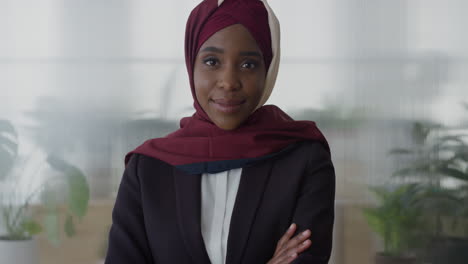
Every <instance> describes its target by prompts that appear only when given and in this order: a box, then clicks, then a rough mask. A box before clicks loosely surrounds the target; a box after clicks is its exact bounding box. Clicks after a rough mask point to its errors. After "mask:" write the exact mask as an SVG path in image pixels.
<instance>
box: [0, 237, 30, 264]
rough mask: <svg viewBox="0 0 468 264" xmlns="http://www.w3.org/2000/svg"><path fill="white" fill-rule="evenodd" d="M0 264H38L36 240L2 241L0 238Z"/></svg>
mask: <svg viewBox="0 0 468 264" xmlns="http://www.w3.org/2000/svg"><path fill="white" fill-rule="evenodd" d="M0 263H2V264H3V263H5V264H8V263H14V264H38V263H39V251H38V248H37V242H36V240H35V239H29V240H2V239H1V238H0Z"/></svg>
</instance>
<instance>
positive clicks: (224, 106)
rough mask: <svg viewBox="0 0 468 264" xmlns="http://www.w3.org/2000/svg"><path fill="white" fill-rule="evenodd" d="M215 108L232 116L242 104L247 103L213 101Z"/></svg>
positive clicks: (243, 101)
mask: <svg viewBox="0 0 468 264" xmlns="http://www.w3.org/2000/svg"><path fill="white" fill-rule="evenodd" d="M212 102H213V105H214V107H215V108H216V109H217V110H218V111H221V112H223V113H226V114H232V113H234V112H236V111H238V110H239V109H240V108H241V107H242V104H244V103H245V100H244V99H224V98H220V99H212Z"/></svg>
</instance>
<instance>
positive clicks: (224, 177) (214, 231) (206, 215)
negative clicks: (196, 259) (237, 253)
mask: <svg viewBox="0 0 468 264" xmlns="http://www.w3.org/2000/svg"><path fill="white" fill-rule="evenodd" d="M241 173H242V168H238V169H232V170H227V171H223V172H219V173H212V174H210V173H204V174H202V178H201V232H202V236H203V241H204V242H205V247H206V251H207V252H208V256H209V257H210V260H211V263H213V264H224V263H225V262H226V249H227V238H228V235H229V225H230V223H231V215H232V210H233V207H234V202H235V200H236V196H237V190H238V188H239V182H240V178H241Z"/></svg>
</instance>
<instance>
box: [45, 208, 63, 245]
mask: <svg viewBox="0 0 468 264" xmlns="http://www.w3.org/2000/svg"><path fill="white" fill-rule="evenodd" d="M58 227H59V217H58V215H57V212H56V211H49V212H47V213H46V215H45V216H44V228H45V231H46V234H47V238H48V239H49V241H50V243H51V244H52V245H53V246H55V247H58V246H59V244H60V230H59V228H58Z"/></svg>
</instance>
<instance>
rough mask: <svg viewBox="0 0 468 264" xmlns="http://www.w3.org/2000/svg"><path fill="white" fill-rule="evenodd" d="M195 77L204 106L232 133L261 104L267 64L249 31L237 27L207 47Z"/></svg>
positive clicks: (199, 57) (199, 56)
mask: <svg viewBox="0 0 468 264" xmlns="http://www.w3.org/2000/svg"><path fill="white" fill-rule="evenodd" d="M193 75H194V83H195V94H196V97H197V100H198V103H199V104H200V106H201V107H202V108H203V110H204V111H205V112H206V114H207V115H208V117H209V118H210V119H211V120H212V121H213V122H214V123H215V124H216V125H217V126H218V127H220V128H222V129H224V130H232V129H235V128H237V127H238V126H239V125H240V124H242V122H244V121H245V120H246V119H247V118H248V117H249V115H250V114H251V113H252V111H253V110H254V109H255V107H256V106H257V104H258V103H259V101H260V98H261V96H262V93H263V89H264V85H265V63H264V60H263V55H262V52H261V51H260V48H259V47H258V46H257V43H256V41H255V39H254V38H253V37H252V35H251V34H250V33H249V31H248V30H247V29H246V28H245V27H244V26H242V25H240V24H235V25H232V26H229V27H226V28H224V29H222V30H220V31H218V32H216V33H215V34H213V35H212V36H211V37H210V38H209V39H208V40H206V41H205V43H203V45H202V46H201V47H200V51H199V52H198V54H197V58H196V60H195V68H194V74H193Z"/></svg>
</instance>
